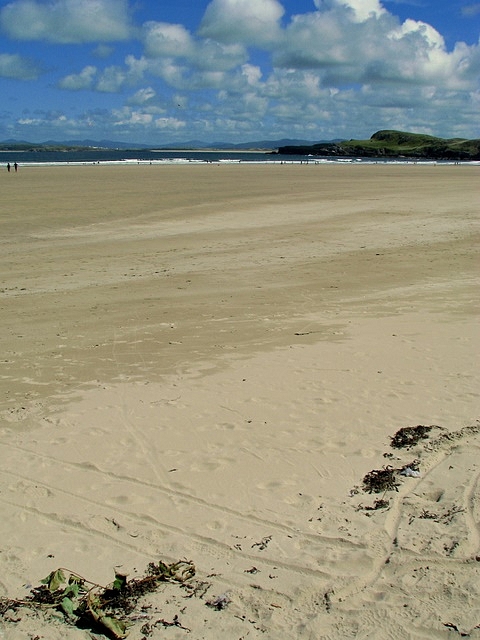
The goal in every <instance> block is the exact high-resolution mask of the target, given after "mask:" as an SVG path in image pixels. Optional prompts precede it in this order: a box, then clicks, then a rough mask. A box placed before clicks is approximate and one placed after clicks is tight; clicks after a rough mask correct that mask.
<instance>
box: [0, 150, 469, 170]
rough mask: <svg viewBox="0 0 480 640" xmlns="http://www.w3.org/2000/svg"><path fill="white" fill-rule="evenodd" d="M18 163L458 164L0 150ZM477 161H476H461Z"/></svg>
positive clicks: (5, 159)
mask: <svg viewBox="0 0 480 640" xmlns="http://www.w3.org/2000/svg"><path fill="white" fill-rule="evenodd" d="M14 162H17V163H18V165H19V166H37V165H38V166H46V165H73V166H78V165H90V164H127V165H128V164H191V163H193V164H200V163H201V164H204V163H226V164H232V163H237V164H238V163H248V164H265V163H268V164H270V163H275V164H302V163H303V164H342V163H349V164H351V163H362V164H386V163H388V164H391V163H396V164H439V163H441V164H458V163H456V162H443V161H434V160H423V161H418V162H417V161H414V160H411V159H410V160H407V159H401V158H399V159H388V160H386V159H385V158H355V157H352V158H319V157H316V156H315V157H313V156H305V155H299V156H290V155H277V154H274V153H270V152H260V151H259V152H256V151H248V152H247V151H189V150H179V151H164V150H145V151H144V150H133V151H126V150H118V149H88V150H84V151H1V152H0V165H3V166H5V167H6V165H7V163H10V164H11V165H13V163H14ZM465 164H479V163H471V162H469V163H465Z"/></svg>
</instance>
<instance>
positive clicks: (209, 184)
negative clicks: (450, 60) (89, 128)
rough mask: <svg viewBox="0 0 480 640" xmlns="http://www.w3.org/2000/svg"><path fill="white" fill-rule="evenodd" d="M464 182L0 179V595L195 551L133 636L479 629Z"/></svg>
mask: <svg viewBox="0 0 480 640" xmlns="http://www.w3.org/2000/svg"><path fill="white" fill-rule="evenodd" d="M479 172H480V167H478V166H464V165H462V166H441V165H438V166H435V165H425V166H423V165H392V164H385V165H384V164H382V165H359V164H358V165H344V166H338V165H271V166H270V165H250V164H244V165H217V164H208V165H189V166H187V165H185V166H168V165H167V166H145V165H142V166H117V167H115V166H93V165H92V166H85V167H68V166H64V167H43V168H42V167H23V168H22V167H20V170H19V171H18V173H11V174H7V172H6V171H4V172H3V173H2V174H0V186H1V190H2V206H1V213H0V230H1V234H0V247H1V251H0V272H1V274H2V279H1V284H0V329H1V331H0V341H1V375H0V434H1V438H0V456H1V458H0V460H1V465H0V504H1V518H0V597H1V598H3V599H11V600H24V599H25V598H27V597H28V595H29V593H30V590H31V589H32V587H35V586H38V585H39V584H40V580H41V579H43V578H45V576H47V575H48V574H49V573H50V572H51V571H53V570H55V569H57V568H59V567H63V568H66V569H68V570H70V571H72V572H75V573H77V574H79V575H80V576H83V577H85V578H87V579H88V580H90V581H92V582H94V583H96V584H99V585H107V584H109V583H111V582H112V580H113V578H114V575H115V571H120V572H124V573H126V574H128V576H129V578H134V577H135V576H141V575H142V574H143V573H144V570H145V567H146V566H147V565H148V563H150V562H159V561H160V560H161V561H163V562H166V563H172V562H174V561H177V560H180V559H183V560H185V559H186V560H188V561H191V562H193V563H194V565H195V576H194V577H193V578H191V579H190V580H188V581H187V582H185V583H183V582H177V581H175V580H172V581H169V582H165V583H164V584H162V585H161V587H160V588H159V589H157V590H156V591H155V592H152V593H150V594H147V595H146V596H145V597H144V599H143V600H142V601H141V602H140V603H139V605H138V607H137V608H136V610H135V613H132V614H131V615H130V618H129V635H128V637H129V639H130V640H141V639H144V638H148V639H153V640H155V639H156V638H172V639H177V638H187V637H188V638H191V639H192V640H193V639H195V640H200V639H205V640H220V639H222V640H224V639H228V640H240V639H241V638H242V639H246V638H248V639H249V640H254V639H257V638H264V639H265V638H268V639H271V640H287V639H292V638H301V639H308V640H320V639H322V640H323V639H325V640H326V639H329V640H344V639H347V638H373V639H378V640H380V639H382V640H384V639H386V638H389V639H397V638H402V640H407V639H410V638H411V639H422V640H426V639H432V640H438V639H442V638H445V639H447V638H448V639H450V638H456V637H461V635H467V634H468V637H471V638H480V486H479V479H480V456H479V453H480V422H479V417H480V401H479V391H478V390H479V389H480V372H479V366H478V362H479V355H480V332H479V324H478V293H479V281H480V275H479V260H478V249H477V248H478V240H479V226H478V222H479V215H478V214H479V206H478V205H479V188H478V184H479ZM417 425H425V426H432V429H431V430H430V431H429V432H428V436H427V437H426V438H424V439H422V440H420V441H419V442H418V443H416V444H414V445H413V446H412V447H410V448H401V449H396V448H392V446H391V438H392V437H393V436H394V434H395V433H397V432H398V431H399V430H401V429H404V428H406V427H413V426H417ZM384 467H386V468H387V469H392V470H393V475H394V477H395V483H396V484H397V487H396V489H395V488H393V490H389V491H386V492H381V493H379V494H375V493H368V491H365V490H364V488H365V487H364V486H363V479H364V478H365V476H366V475H367V474H368V473H369V472H371V471H372V470H382V469H383V468H384ZM406 467H409V468H410V469H413V470H414V471H415V473H413V474H412V475H408V474H407V475H406V476H405V475H402V474H400V470H401V469H405V468H406ZM380 500H381V501H382V503H380V502H378V501H380ZM376 501H377V502H376ZM218 598H220V600H218ZM219 602H220V605H219V606H211V605H212V603H213V604H214V605H215V603H219ZM209 605H210V606H209ZM100 632H101V629H93V630H92V629H80V628H77V627H75V626H71V625H68V624H67V623H66V622H65V621H64V620H63V618H62V616H60V617H59V616H57V617H55V616H52V614H51V612H49V611H45V612H43V611H38V610H33V611H32V610H30V609H28V608H25V607H21V606H19V607H13V608H10V609H7V610H6V611H5V612H4V614H3V616H0V638H2V639H3V638H5V639H8V640H25V639H28V640H33V639H37V640H39V639H40V638H41V639H43V638H45V639H48V640H60V639H62V640H88V639H91V638H102V637H103V636H102V635H101V633H100Z"/></svg>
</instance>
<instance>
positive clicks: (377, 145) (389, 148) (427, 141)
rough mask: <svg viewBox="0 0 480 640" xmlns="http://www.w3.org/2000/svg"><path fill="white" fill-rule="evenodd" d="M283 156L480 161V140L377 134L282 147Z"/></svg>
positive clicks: (378, 132) (279, 151)
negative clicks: (353, 138) (367, 136)
mask: <svg viewBox="0 0 480 640" xmlns="http://www.w3.org/2000/svg"><path fill="white" fill-rule="evenodd" d="M278 153H280V154H287V155H292V154H295V155H297V154H300V155H313V156H327V157H328V156H337V157H341V156H345V157H351V156H355V157H367V158H373V157H377V158H382V157H384V158H402V157H403V158H418V159H435V160H480V140H467V139H464V138H450V139H444V138H436V137H435V136H429V135H425V134H422V133H407V132H404V131H389V130H384V131H377V133H374V134H373V136H372V137H371V138H370V139H369V140H344V141H342V142H338V143H327V144H324V143H320V144H314V145H310V146H287V147H279V149H278Z"/></svg>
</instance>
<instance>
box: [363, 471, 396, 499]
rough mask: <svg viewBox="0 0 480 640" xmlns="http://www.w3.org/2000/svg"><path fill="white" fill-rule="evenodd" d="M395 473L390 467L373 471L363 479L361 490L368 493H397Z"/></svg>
mask: <svg viewBox="0 0 480 640" xmlns="http://www.w3.org/2000/svg"><path fill="white" fill-rule="evenodd" d="M395 471H396V470H395V469H394V468H393V467H391V466H390V465H388V466H386V467H382V469H373V470H372V471H370V472H369V473H367V475H366V476H365V477H364V478H363V490H364V491H366V492H368V493H384V492H385V491H398V487H399V483H398V481H397V478H396V475H395Z"/></svg>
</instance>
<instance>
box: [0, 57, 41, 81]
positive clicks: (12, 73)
mask: <svg viewBox="0 0 480 640" xmlns="http://www.w3.org/2000/svg"><path fill="white" fill-rule="evenodd" d="M40 74H41V70H40V68H39V66H38V65H37V64H35V63H34V62H33V61H32V60H29V59H28V58H24V57H23V56H21V55H19V54H17V53H1V54H0V78H14V79H16V80H35V79H36V78H38V76H39V75H40Z"/></svg>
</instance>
